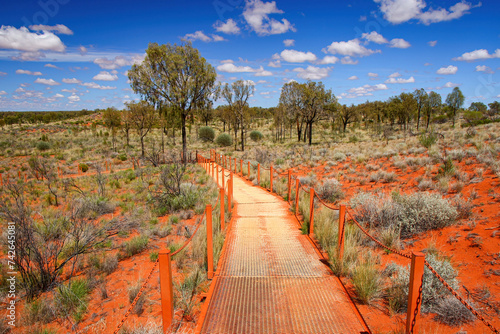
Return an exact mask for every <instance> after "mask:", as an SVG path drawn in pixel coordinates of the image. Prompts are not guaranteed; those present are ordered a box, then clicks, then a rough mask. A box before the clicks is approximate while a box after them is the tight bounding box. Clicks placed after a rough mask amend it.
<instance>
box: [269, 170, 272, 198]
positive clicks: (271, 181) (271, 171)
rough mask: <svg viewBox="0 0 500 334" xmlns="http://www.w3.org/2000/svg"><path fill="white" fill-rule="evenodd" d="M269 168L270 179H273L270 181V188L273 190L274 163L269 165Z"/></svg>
mask: <svg viewBox="0 0 500 334" xmlns="http://www.w3.org/2000/svg"><path fill="white" fill-rule="evenodd" d="M269 170H270V172H269V178H270V180H271V181H270V187H269V190H270V192H273V165H271V166H270V167H269Z"/></svg>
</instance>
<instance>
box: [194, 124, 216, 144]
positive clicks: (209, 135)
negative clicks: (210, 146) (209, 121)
mask: <svg viewBox="0 0 500 334" xmlns="http://www.w3.org/2000/svg"><path fill="white" fill-rule="evenodd" d="M198 136H199V137H200V140H201V141H203V142H212V141H214V138H215V131H214V129H212V128H211V127H209V126H202V127H201V128H200V129H199V130H198Z"/></svg>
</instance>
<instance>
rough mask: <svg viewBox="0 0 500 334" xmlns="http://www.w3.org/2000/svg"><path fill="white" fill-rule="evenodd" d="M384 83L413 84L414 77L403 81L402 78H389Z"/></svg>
mask: <svg viewBox="0 0 500 334" xmlns="http://www.w3.org/2000/svg"><path fill="white" fill-rule="evenodd" d="M384 82H385V83H388V84H406V83H413V82H415V78H414V77H409V78H408V79H403V78H397V79H396V78H389V79H387V80H385V81H384Z"/></svg>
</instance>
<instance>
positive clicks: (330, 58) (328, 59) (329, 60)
mask: <svg viewBox="0 0 500 334" xmlns="http://www.w3.org/2000/svg"><path fill="white" fill-rule="evenodd" d="M338 61H339V59H338V58H337V57H335V56H325V57H324V58H323V59H321V60H320V61H319V62H318V64H322V65H325V64H335V63H337V62H338Z"/></svg>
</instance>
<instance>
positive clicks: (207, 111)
mask: <svg viewBox="0 0 500 334" xmlns="http://www.w3.org/2000/svg"><path fill="white" fill-rule="evenodd" d="M198 113H199V114H200V119H201V121H202V122H205V126H208V122H210V121H211V120H212V119H213V118H214V109H213V102H212V101H207V103H206V104H205V105H203V106H201V107H200V108H199V111H198Z"/></svg>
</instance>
